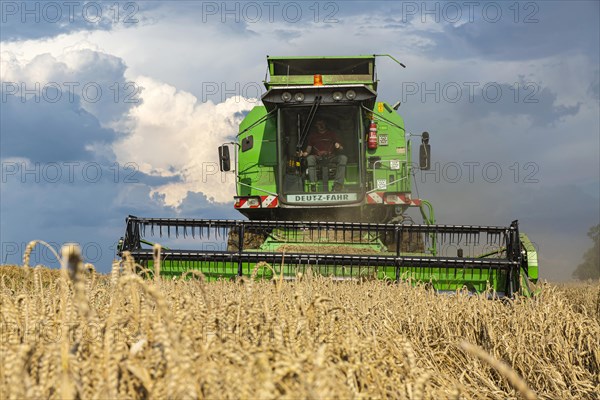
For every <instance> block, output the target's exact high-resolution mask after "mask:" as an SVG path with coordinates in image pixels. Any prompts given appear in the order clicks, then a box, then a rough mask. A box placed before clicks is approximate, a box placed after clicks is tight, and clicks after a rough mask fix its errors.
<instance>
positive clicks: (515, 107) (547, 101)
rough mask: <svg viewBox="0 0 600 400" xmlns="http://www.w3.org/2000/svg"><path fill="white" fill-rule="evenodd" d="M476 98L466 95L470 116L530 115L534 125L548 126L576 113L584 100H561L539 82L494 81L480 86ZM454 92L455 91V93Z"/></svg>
mask: <svg viewBox="0 0 600 400" xmlns="http://www.w3.org/2000/svg"><path fill="white" fill-rule="evenodd" d="M479 87H480V88H481V90H477V91H476V95H475V96H473V99H472V101H470V100H467V99H465V101H463V102H462V103H461V104H462V105H463V107H462V111H463V115H464V117H465V118H467V119H473V118H478V119H479V118H484V117H486V116H488V115H490V114H498V115H501V116H506V117H507V118H517V117H519V116H526V117H527V118H528V119H529V120H530V121H531V124H532V126H539V127H547V126H550V125H554V124H556V123H557V122H558V121H561V120H562V119H564V118H565V117H568V116H575V115H577V113H578V112H579V109H580V108H581V105H582V104H581V103H577V104H574V105H562V104H557V97H558V95H557V93H555V92H553V91H552V90H550V89H549V88H548V87H542V86H541V85H539V84H537V83H535V82H524V81H521V82H518V83H517V84H516V85H515V84H512V85H510V84H506V83H502V84H500V83H496V82H490V83H486V84H484V85H480V86H479ZM452 96H453V95H452Z"/></svg>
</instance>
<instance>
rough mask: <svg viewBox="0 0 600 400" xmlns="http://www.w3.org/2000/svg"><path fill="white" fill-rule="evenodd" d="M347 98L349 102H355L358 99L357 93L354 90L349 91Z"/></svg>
mask: <svg viewBox="0 0 600 400" xmlns="http://www.w3.org/2000/svg"><path fill="white" fill-rule="evenodd" d="M346 98H347V99H348V100H354V99H355V98H356V92H355V91H354V90H352V89H350V90H348V91H347V92H346Z"/></svg>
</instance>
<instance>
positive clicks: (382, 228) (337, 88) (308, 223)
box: [121, 55, 537, 296]
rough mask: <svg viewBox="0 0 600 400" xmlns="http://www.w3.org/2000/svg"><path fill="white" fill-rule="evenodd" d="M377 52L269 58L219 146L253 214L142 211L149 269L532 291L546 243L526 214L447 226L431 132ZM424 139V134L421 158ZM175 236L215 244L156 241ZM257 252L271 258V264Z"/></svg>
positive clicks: (143, 258) (135, 230) (135, 234)
mask: <svg viewBox="0 0 600 400" xmlns="http://www.w3.org/2000/svg"><path fill="white" fill-rule="evenodd" d="M392 59H393V58H392ZM375 60H376V55H368V56H353V57H267V62H268V80H267V79H266V80H265V82H264V84H265V87H266V92H265V93H264V95H263V96H262V105H259V106H255V107H254V108H253V109H252V110H250V112H249V113H248V114H247V115H246V116H245V118H244V120H243V121H242V122H241V124H240V127H239V133H238V134H237V138H236V140H235V141H234V142H232V143H226V144H223V145H222V146H220V147H219V149H218V150H219V165H220V168H221V171H231V172H232V173H234V174H235V176H236V183H237V185H236V195H235V197H234V207H235V209H236V210H238V211H239V212H240V213H242V214H243V215H244V216H245V217H246V218H247V219H245V220H196V219H179V218H138V217H134V216H130V217H128V218H127V227H126V233H125V236H124V237H123V238H122V243H123V245H122V251H121V254H124V252H125V251H127V252H129V254H131V255H132V256H133V257H135V259H136V260H138V262H140V263H142V264H143V265H144V266H145V267H146V268H148V269H149V270H154V269H155V268H154V267H155V263H156V262H160V263H161V266H160V271H161V274H163V275H181V274H182V273H184V272H186V271H189V270H199V271H201V272H202V273H203V274H204V275H205V277H206V278H207V279H222V278H232V279H233V278H236V277H239V276H260V277H263V278H272V277H273V276H274V275H279V276H281V277H284V278H285V279H295V278H296V277H297V276H299V274H305V273H306V272H307V271H312V273H314V274H319V275H324V276H330V277H332V278H334V279H349V280H360V279H365V278H369V279H372V278H377V279H387V280H395V281H399V280H409V281H411V282H414V283H417V282H423V283H425V284H427V285H429V286H430V287H431V288H433V289H434V290H437V291H456V290H460V289H465V288H466V289H467V290H469V291H472V292H483V291H486V290H488V289H491V290H492V292H491V293H493V295H498V296H512V295H513V294H515V293H525V294H526V293H528V290H529V289H528V282H535V281H536V280H537V253H536V252H535V248H534V246H533V244H532V243H531V242H530V241H529V240H528V239H527V237H526V236H525V235H524V234H521V233H520V232H519V227H518V224H517V222H516V221H514V222H512V223H511V224H510V225H508V226H470V225H460V226H450V225H437V224H436V223H435V218H434V213H433V207H432V206H431V204H430V203H429V202H427V201H426V200H424V199H419V198H417V197H415V196H413V195H412V188H411V178H412V171H413V169H417V168H418V169H423V170H426V169H429V168H430V165H431V147H430V144H429V133H428V132H423V133H422V134H421V135H413V134H408V133H407V132H406V130H405V128H404V121H403V119H402V117H400V115H399V114H398V113H397V112H396V111H397V109H398V106H399V104H398V103H396V104H395V105H394V106H390V105H389V104H388V103H386V102H383V101H379V100H378V99H377V85H378V80H377V76H376V74H375ZM394 60H395V59H394ZM399 64H400V65H401V66H402V67H404V65H403V64H401V63H399ZM413 136H417V137H420V140H421V143H420V146H419V149H418V154H419V156H418V163H416V164H413V163H412V162H411V160H412V155H411V140H410V138H411V137H413ZM411 209H414V210H415V211H416V210H418V211H417V212H418V214H419V215H420V217H421V218H422V223H419V224H416V223H414V222H413V219H412V218H411V216H410V210H411ZM163 235H166V236H169V237H170V236H172V235H174V236H175V238H176V240H175V244H174V245H172V246H173V247H179V245H180V243H186V244H187V243H188V242H189V241H190V240H192V241H199V242H200V243H201V244H202V249H201V250H197V249H182V250H175V249H171V248H169V249H167V248H163V249H162V251H161V252H160V254H156V252H155V251H153V249H152V248H144V246H143V245H144V244H146V245H147V244H152V242H149V241H147V238H148V237H151V236H161V237H162V236H163ZM182 237H183V238H182ZM207 243H211V246H206V244H207ZM215 243H217V244H216V248H215ZM170 247H171V246H170ZM261 262H262V263H261ZM257 263H259V264H258V265H259V266H261V265H263V266H264V265H267V264H268V266H269V267H268V268H266V267H265V268H262V269H261V270H260V273H259V272H257V271H258V270H257V268H259V267H257ZM265 263H267V264H265Z"/></svg>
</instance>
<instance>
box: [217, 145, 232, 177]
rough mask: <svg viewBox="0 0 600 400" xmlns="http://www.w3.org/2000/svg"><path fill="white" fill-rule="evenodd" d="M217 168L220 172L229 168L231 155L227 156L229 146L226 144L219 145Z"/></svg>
mask: <svg viewBox="0 0 600 400" xmlns="http://www.w3.org/2000/svg"><path fill="white" fill-rule="evenodd" d="M219 168H220V169H221V172H226V171H230V170H231V157H230V156H229V146H227V145H226V144H224V145H221V146H219Z"/></svg>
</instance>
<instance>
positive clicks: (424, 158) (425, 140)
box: [419, 132, 431, 171]
mask: <svg viewBox="0 0 600 400" xmlns="http://www.w3.org/2000/svg"><path fill="white" fill-rule="evenodd" d="M419 168H421V169H422V170H424V171H427V170H429V169H431V146H430V145H429V132H423V134H422V135H421V147H420V148H419Z"/></svg>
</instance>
